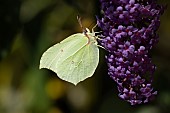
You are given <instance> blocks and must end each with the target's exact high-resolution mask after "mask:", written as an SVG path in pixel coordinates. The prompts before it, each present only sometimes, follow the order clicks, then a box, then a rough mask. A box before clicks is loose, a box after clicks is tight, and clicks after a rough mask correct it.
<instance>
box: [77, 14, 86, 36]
mask: <svg viewBox="0 0 170 113" xmlns="http://www.w3.org/2000/svg"><path fill="white" fill-rule="evenodd" d="M77 20H78V23H79V25H80V27H81V29H82V30H83V33H85V34H86V33H87V30H86V29H85V28H84V27H83V25H82V21H81V17H80V16H77Z"/></svg>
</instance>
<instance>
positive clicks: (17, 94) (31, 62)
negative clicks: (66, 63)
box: [0, 0, 170, 113]
mask: <svg viewBox="0 0 170 113" xmlns="http://www.w3.org/2000/svg"><path fill="white" fill-rule="evenodd" d="M159 2H160V3H163V4H169V3H170V1H169V0H159ZM168 2H169V3H168ZM99 14H100V4H99V0H0V113H170V66H169V65H170V8H169V7H168V8H167V10H166V11H165V13H164V15H163V16H162V17H161V26H160V29H159V31H158V32H159V35H160V42H159V44H158V45H157V46H156V47H155V48H154V49H153V51H152V54H153V57H152V58H153V62H154V63H155V64H156V65H157V70H156V72H155V74H154V79H155V80H154V84H153V85H154V87H155V89H156V90H158V91H159V93H158V95H157V97H156V99H155V100H154V101H152V102H150V103H148V104H144V105H138V106H130V104H129V103H127V102H125V101H122V100H121V99H120V98H119V97H118V96H117V94H118V92H117V88H116V84H115V83H114V81H113V80H111V78H110V77H109V76H108V75H107V65H106V62H105V60H104V54H105V52H104V51H103V50H102V49H100V64H99V66H98V68H97V71H96V72H95V74H94V76H93V77H91V78H89V79H87V80H85V81H83V82H81V83H79V84H78V85H77V86H74V85H72V84H70V83H67V82H65V81H62V80H60V79H59V78H58V77H57V76H56V74H55V73H53V72H52V71H49V70H45V69H42V70H39V60H40V57H41V55H42V53H43V52H44V51H45V50H46V49H47V48H49V47H50V46H52V45H54V44H55V43H57V42H60V41H61V40H63V39H64V38H66V37H67V36H69V35H71V34H73V33H76V32H81V28H80V26H79V24H78V22H77V19H76V17H77V15H80V16H81V17H82V18H83V20H82V23H83V25H84V26H86V27H89V28H92V27H93V26H94V25H95V24H96V19H95V16H96V15H99Z"/></svg>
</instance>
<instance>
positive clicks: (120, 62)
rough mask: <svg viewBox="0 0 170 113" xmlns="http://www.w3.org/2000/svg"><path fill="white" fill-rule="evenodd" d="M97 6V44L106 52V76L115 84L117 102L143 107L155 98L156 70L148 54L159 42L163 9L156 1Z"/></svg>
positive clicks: (118, 0) (109, 1) (122, 0)
mask: <svg viewBox="0 0 170 113" xmlns="http://www.w3.org/2000/svg"><path fill="white" fill-rule="evenodd" d="M100 2H101V9H102V12H103V17H102V18H101V19H99V18H98V26H99V27H100V28H101V30H102V31H103V33H102V35H101V36H100V37H101V39H100V40H99V41H100V44H101V45H102V46H103V47H104V48H105V49H106V50H107V51H108V55H106V59H107V64H108V67H109V69H108V74H109V75H110V76H111V78H113V80H114V81H115V82H116V83H117V85H118V91H119V97H120V98H122V99H124V100H126V101H128V102H130V103H131V105H135V104H141V103H146V102H148V101H149V100H151V99H152V98H153V97H154V96H155V95H156V94H157V91H154V90H153V88H152V86H151V83H152V79H153V77H152V75H153V73H154V71H155V69H156V67H155V65H154V64H152V62H151V58H150V50H151V49H152V47H153V46H154V45H155V44H156V43H157V42H158V34H157V33H156V31H157V29H158V28H159V25H160V15H161V14H162V13H163V11H164V8H163V6H161V5H158V4H157V3H156V0H100Z"/></svg>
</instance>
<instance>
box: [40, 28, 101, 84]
mask: <svg viewBox="0 0 170 113" xmlns="http://www.w3.org/2000/svg"><path fill="white" fill-rule="evenodd" d="M87 31H88V32H87V33H77V34H73V35H71V36H69V37H68V38H66V39H65V40H63V41H61V42H60V43H58V44H56V45H54V46H52V47H50V48H49V49H48V50H47V51H45V52H44V54H43V55H42V57H41V60H40V69H41V68H47V69H50V70H52V71H54V72H55V73H56V74H57V75H58V77H59V78H61V79H62V80H65V81H68V82H71V83H73V84H74V85H76V84H78V83H79V82H80V81H83V80H85V79H86V78H88V77H91V76H92V75H93V74H94V72H95V70H96V68H97V65H98V63H99V49H98V46H97V41H96V37H95V36H94V33H90V32H89V30H88V29H87Z"/></svg>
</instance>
